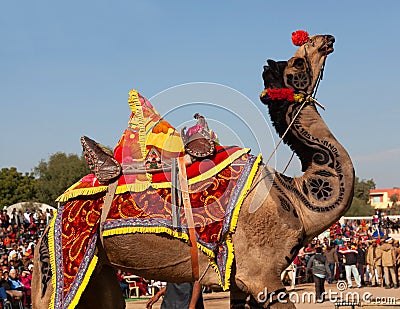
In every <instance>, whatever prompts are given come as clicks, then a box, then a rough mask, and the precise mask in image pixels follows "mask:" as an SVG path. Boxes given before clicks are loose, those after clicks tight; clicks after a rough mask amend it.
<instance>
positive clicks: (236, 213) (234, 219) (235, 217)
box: [229, 154, 262, 233]
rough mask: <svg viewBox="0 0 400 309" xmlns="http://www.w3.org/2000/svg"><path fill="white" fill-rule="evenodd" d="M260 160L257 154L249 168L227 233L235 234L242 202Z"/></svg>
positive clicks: (260, 157) (260, 156)
mask: <svg viewBox="0 0 400 309" xmlns="http://www.w3.org/2000/svg"><path fill="white" fill-rule="evenodd" d="M261 160H262V155H261V154H259V155H258V156H257V159H256V161H255V162H254V164H253V167H252V168H251V171H250V174H249V177H247V180H246V183H245V185H244V186H243V189H242V192H241V193H240V196H239V198H238V201H237V203H236V207H235V209H234V211H233V214H232V221H231V226H230V227H229V232H231V233H235V230H236V225H237V221H238V218H239V212H240V209H241V208H242V204H243V201H244V199H245V197H246V196H247V192H248V191H249V189H250V187H251V184H252V183H253V180H254V177H255V175H256V173H257V171H258V167H259V165H260V163H261Z"/></svg>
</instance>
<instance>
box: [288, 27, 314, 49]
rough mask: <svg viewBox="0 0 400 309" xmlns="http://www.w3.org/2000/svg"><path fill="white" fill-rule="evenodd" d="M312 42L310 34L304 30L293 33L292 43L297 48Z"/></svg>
mask: <svg viewBox="0 0 400 309" xmlns="http://www.w3.org/2000/svg"><path fill="white" fill-rule="evenodd" d="M309 40H310V38H309V37H308V32H307V31H304V30H297V31H295V32H292V42H293V44H294V45H296V46H301V45H303V44H305V43H307V42H308V41H309Z"/></svg>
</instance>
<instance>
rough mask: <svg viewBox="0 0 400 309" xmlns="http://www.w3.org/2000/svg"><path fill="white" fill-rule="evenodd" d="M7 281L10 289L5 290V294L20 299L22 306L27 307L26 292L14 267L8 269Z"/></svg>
mask: <svg viewBox="0 0 400 309" xmlns="http://www.w3.org/2000/svg"><path fill="white" fill-rule="evenodd" d="M8 282H9V283H10V287H11V289H10V290H6V292H7V294H9V295H10V296H11V297H12V298H14V299H22V303H23V306H24V307H28V305H29V304H28V299H27V293H26V290H25V287H24V285H23V284H22V282H21V281H20V280H19V278H18V273H17V270H16V269H10V272H9V276H8Z"/></svg>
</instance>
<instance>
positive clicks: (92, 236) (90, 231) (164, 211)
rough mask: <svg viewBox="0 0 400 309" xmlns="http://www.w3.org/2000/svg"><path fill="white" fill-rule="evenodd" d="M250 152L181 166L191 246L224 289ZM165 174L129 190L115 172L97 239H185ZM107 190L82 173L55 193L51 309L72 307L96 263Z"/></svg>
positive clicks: (253, 163) (254, 162) (228, 151)
mask: <svg viewBox="0 0 400 309" xmlns="http://www.w3.org/2000/svg"><path fill="white" fill-rule="evenodd" d="M248 151H249V150H248V149H242V148H238V147H227V148H223V147H219V148H218V149H217V152H216V153H215V155H214V156H213V157H212V158H211V159H210V160H207V159H206V160H202V161H199V162H196V163H194V164H192V165H191V166H190V167H189V168H188V170H187V174H188V175H189V195H190V200H191V204H192V212H193V217H194V221H195V230H196V232H197V246H198V248H199V249H201V250H202V251H203V252H204V253H205V254H206V255H207V256H208V257H209V259H210V264H211V265H212V266H213V268H214V269H215V271H216V272H217V274H218V276H219V278H220V284H221V286H222V287H223V288H224V289H227V288H228V287H229V276H230V269H231V265H232V262H233V244H232V243H231V236H230V235H231V234H232V233H234V230H235V228H236V222H237V217H238V215H239V210H240V205H241V203H242V201H243V199H244V197H245V195H246V193H247V190H248V189H249V187H250V185H251V183H252V180H253V178H254V175H255V174H256V172H257V170H258V164H259V162H260V161H261V156H258V157H255V156H252V155H250V154H248ZM169 177H170V176H169V173H159V174H154V175H153V183H152V184H151V185H150V186H149V187H147V188H146V189H144V190H136V191H132V190H130V188H133V187H134V183H133V184H131V183H130V181H131V178H130V177H121V178H120V179H119V182H118V187H117V192H116V195H115V197H114V200H113V202H112V205H111V208H110V211H109V214H108V217H107V220H106V221H105V223H104V231H103V236H104V237H107V236H111V235H116V234H127V233H164V234H168V235H171V236H173V237H176V238H179V239H181V240H182V241H188V239H189V236H188V229H187V224H186V218H185V215H184V211H183V209H182V211H181V212H180V223H181V226H180V228H179V230H177V229H175V228H174V227H172V218H171V203H170V202H171V183H170V181H169V179H170V178H169ZM154 181H157V182H154ZM132 185H133V187H132ZM106 189H107V187H106V186H102V185H100V184H99V183H98V182H97V181H96V179H95V178H94V176H87V177H84V178H83V179H82V180H81V181H79V182H78V183H77V184H75V185H74V186H72V187H71V188H70V189H68V190H67V191H66V192H65V193H64V194H63V196H61V197H60V199H61V200H63V201H66V203H65V204H64V206H63V207H61V208H60V210H59V211H58V213H57V215H56V216H55V219H54V221H53V222H52V223H51V225H50V230H49V247H50V251H51V254H50V255H51V265H52V272H53V274H55V275H56V280H55V282H56V287H54V289H53V290H54V293H53V297H52V300H53V303H52V304H53V305H54V306H53V307H52V308H57V309H59V308H69V306H70V305H71V306H72V307H71V308H73V307H74V306H73V305H76V304H77V303H78V301H79V297H80V295H81V294H82V292H83V290H84V289H85V287H86V285H87V282H88V281H89V279H90V276H91V274H92V272H93V270H94V267H95V265H96V263H97V257H96V255H95V249H96V241H97V238H98V228H99V221H100V214H101V208H102V206H103V203H104V196H105V191H106ZM134 189H138V188H134ZM53 282H54V281H53Z"/></svg>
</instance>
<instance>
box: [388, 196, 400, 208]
mask: <svg viewBox="0 0 400 309" xmlns="http://www.w3.org/2000/svg"><path fill="white" fill-rule="evenodd" d="M390 201H391V202H392V203H393V206H395V205H396V204H397V202H398V201H399V195H398V194H397V193H395V194H392V195H391V196H390Z"/></svg>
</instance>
